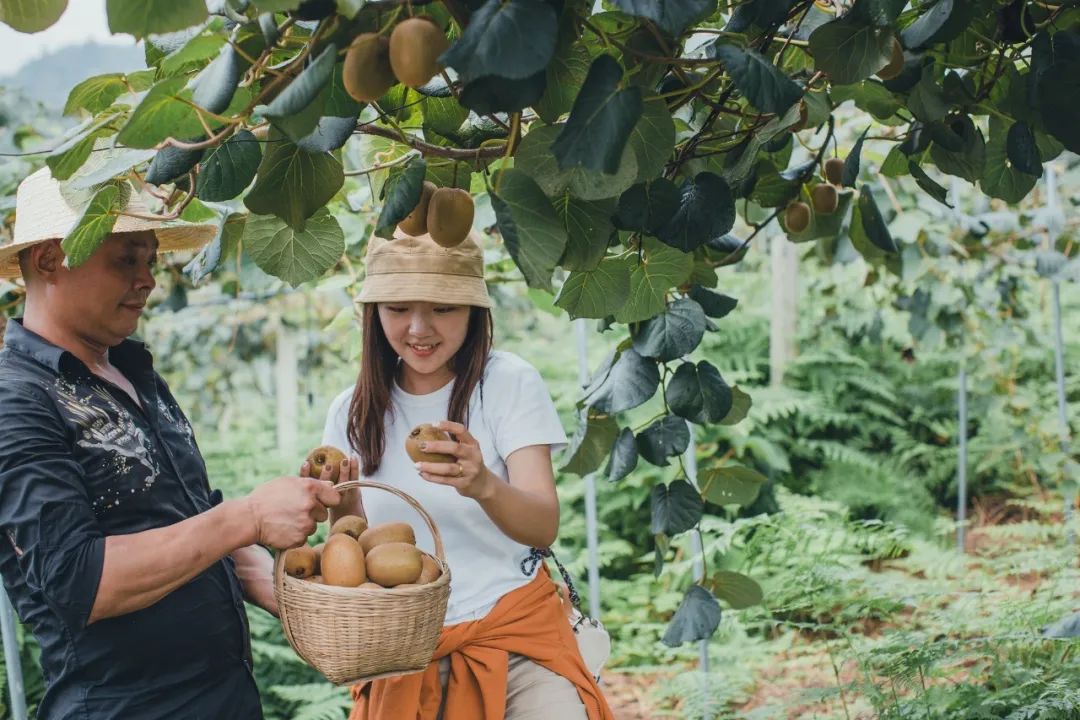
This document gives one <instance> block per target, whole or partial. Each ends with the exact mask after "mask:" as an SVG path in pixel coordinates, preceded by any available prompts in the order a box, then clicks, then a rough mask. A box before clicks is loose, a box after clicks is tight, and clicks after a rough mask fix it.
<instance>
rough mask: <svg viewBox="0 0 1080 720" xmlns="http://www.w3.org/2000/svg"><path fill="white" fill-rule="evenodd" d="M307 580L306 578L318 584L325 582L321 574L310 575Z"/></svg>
mask: <svg viewBox="0 0 1080 720" xmlns="http://www.w3.org/2000/svg"><path fill="white" fill-rule="evenodd" d="M307 580H308V582H313V583H317V584H319V585H325V584H326V582H325V581H324V580H323V577H322V575H312V576H311V577H309V578H308V579H307Z"/></svg>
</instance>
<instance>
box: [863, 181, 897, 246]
mask: <svg viewBox="0 0 1080 720" xmlns="http://www.w3.org/2000/svg"><path fill="white" fill-rule="evenodd" d="M859 213H860V215H861V219H862V229H863V232H864V233H866V237H867V238H869V239H870V242H872V243H874V245H876V246H877V247H878V249H879V250H884V251H885V252H887V253H895V252H899V248H897V247H896V241H895V240H893V236H892V233H890V232H889V226H888V225H887V224H886V223H885V218H883V217H882V216H881V211H880V210H879V209H878V206H877V201H876V200H874V193H873V191H872V190H871V189H870V186H869V185H863V186H862V188H861V189H860V190H859Z"/></svg>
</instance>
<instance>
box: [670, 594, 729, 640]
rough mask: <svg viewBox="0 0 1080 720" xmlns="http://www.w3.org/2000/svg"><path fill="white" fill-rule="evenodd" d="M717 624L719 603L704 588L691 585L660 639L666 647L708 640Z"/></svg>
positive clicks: (718, 620) (718, 621)
mask: <svg viewBox="0 0 1080 720" xmlns="http://www.w3.org/2000/svg"><path fill="white" fill-rule="evenodd" d="M719 626H720V603H718V602H716V598H714V597H713V596H712V593H710V592H709V591H708V590H706V589H705V588H703V587H701V586H700V585H691V586H690V589H689V590H687V591H686V596H685V597H684V598H683V601H682V603H681V604H680V605H679V609H678V610H676V611H675V616H674V617H672V618H671V623H670V624H669V625H668V628H667V630H666V631H664V637H663V638H662V640H663V643H664V644H665V645H667V646H668V647H678V646H680V645H682V644H683V643H687V642H697V641H698V640H708V639H709V638H711V637H712V636H713V633H715V632H716V628H718V627H719Z"/></svg>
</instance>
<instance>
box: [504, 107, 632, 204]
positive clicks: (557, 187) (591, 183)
mask: <svg viewBox="0 0 1080 720" xmlns="http://www.w3.org/2000/svg"><path fill="white" fill-rule="evenodd" d="M560 131H561V126H558V125H545V126H543V127H536V128H533V129H531V130H530V131H529V133H528V134H527V135H525V137H523V138H522V139H521V144H520V145H519V146H518V149H517V152H515V153H514V167H515V168H517V169H518V170H522V171H523V172H525V173H526V174H528V175H529V176H530V177H531V178H532V179H533V180H535V181H536V184H537V185H539V186H540V187H541V189H542V190H543V191H544V192H545V193H547V194H548V195H550V196H551V197H558V196H560V195H563V194H564V193H566V192H569V193H570V194H571V195H573V196H574V197H576V198H580V199H581V200H604V199H606V198H611V197H615V196H616V195H619V194H620V193H622V192H623V191H624V190H626V189H627V188H628V187H630V186H631V185H633V184H634V180H635V178H636V177H637V175H638V164H637V156H636V155H635V154H634V152H633V150H632V148H630V147H629V146H627V147H626V148H625V149H624V150H623V154H622V159H621V160H620V162H619V168H618V170H616V171H615V172H614V173H612V174H608V173H602V172H597V171H595V170H589V169H588V168H584V167H572V168H567V169H565V170H563V169H561V168H560V167H559V163H558V161H557V160H556V159H555V156H554V155H552V154H551V144H552V143H553V142H555V138H556V137H558V135H559V132H560Z"/></svg>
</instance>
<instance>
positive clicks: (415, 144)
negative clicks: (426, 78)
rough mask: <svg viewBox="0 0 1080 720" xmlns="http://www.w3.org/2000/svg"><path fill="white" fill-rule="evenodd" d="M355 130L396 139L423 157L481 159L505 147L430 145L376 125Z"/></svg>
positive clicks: (362, 126)
mask: <svg viewBox="0 0 1080 720" xmlns="http://www.w3.org/2000/svg"><path fill="white" fill-rule="evenodd" d="M355 132H357V133H360V134H362V135H376V136H378V137H384V138H388V139H390V140H396V141H397V142H400V143H404V144H406V145H408V146H409V147H411V148H412V149H414V150H419V151H420V154H421V155H423V156H425V157H428V156H430V157H443V158H450V159H451V160H481V159H491V158H497V157H500V156H501V155H502V154H503V151H504V149H505V146H504V145H498V146H495V147H486V148H485V147H480V148H476V149H461V148H450V147H443V146H441V145H432V144H431V143H428V142H424V141H423V140H421V139H420V138H417V137H413V136H412V135H409V134H407V133H401V134H398V133H396V132H394V131H393V130H391V129H389V128H384V127H380V126H378V125H360V126H358V127H357V128H356V130H355Z"/></svg>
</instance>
